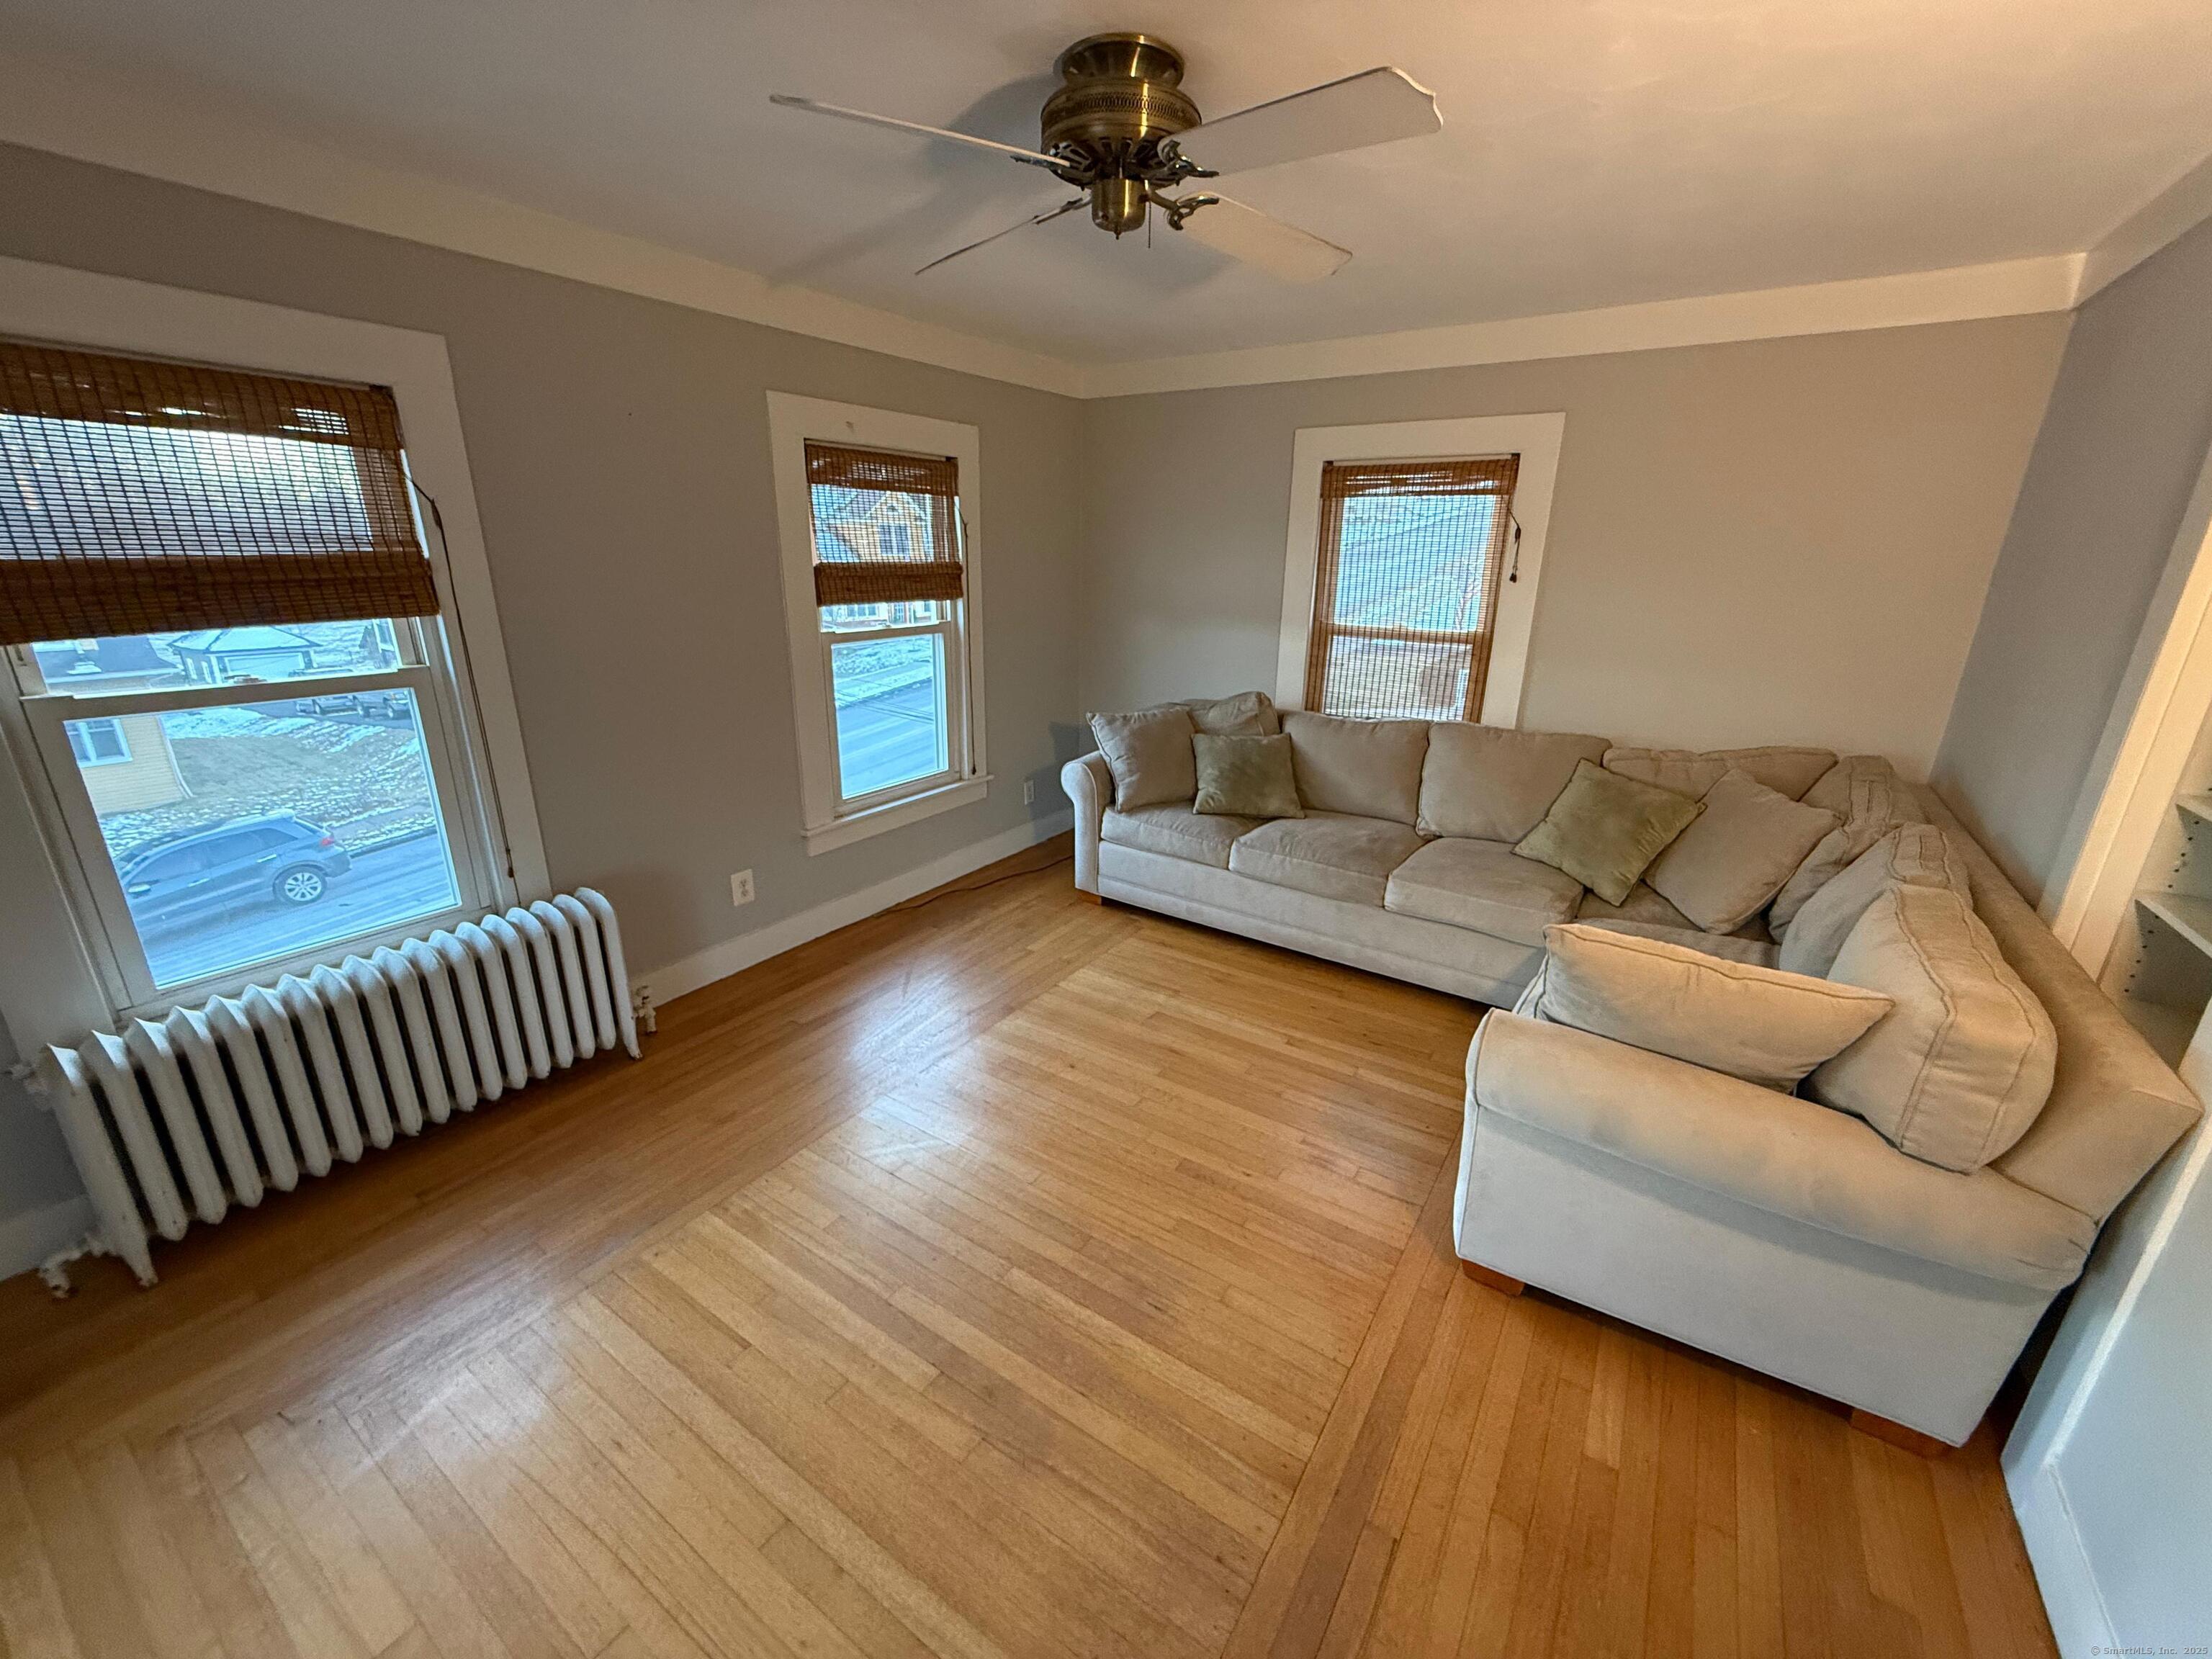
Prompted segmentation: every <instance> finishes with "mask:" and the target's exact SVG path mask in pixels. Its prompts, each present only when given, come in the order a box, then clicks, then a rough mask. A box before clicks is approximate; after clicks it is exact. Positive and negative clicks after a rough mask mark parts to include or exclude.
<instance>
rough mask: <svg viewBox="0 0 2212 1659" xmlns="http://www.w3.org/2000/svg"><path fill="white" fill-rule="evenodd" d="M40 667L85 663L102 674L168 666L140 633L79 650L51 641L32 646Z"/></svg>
mask: <svg viewBox="0 0 2212 1659" xmlns="http://www.w3.org/2000/svg"><path fill="white" fill-rule="evenodd" d="M32 649H33V652H34V653H35V654H36V655H37V657H38V659H39V663H40V667H42V668H47V669H51V668H52V667H53V666H55V665H57V664H64V665H65V664H72V663H80V662H89V663H90V664H91V665H93V666H94V668H96V669H97V670H98V671H100V672H101V673H103V674H161V673H167V671H168V670H169V668H170V667H171V664H170V662H169V659H167V657H164V656H163V655H162V654H161V653H160V652H158V651H156V650H155V648H154V642H153V641H151V640H149V639H148V638H147V637H146V636H145V635H143V634H116V635H109V636H107V637H106V638H104V639H97V640H94V641H92V649H91V650H89V651H80V650H78V649H77V648H76V647H75V646H74V645H71V644H69V643H67V642H65V641H51V642H48V643H46V644H42V645H38V646H34V647H32Z"/></svg>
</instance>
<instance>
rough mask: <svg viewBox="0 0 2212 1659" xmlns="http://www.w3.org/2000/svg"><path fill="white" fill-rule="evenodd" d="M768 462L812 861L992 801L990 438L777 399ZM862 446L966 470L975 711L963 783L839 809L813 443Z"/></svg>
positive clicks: (961, 719)
mask: <svg viewBox="0 0 2212 1659" xmlns="http://www.w3.org/2000/svg"><path fill="white" fill-rule="evenodd" d="M768 423H769V462H770V465H771V466H772V468H773V471H774V476H775V518H776V533H777V540H778V543H779V544H780V546H781V550H782V560H781V563H782V569H783V611H784V627H785V630H786V633H787V637H788V639H789V641H790V647H791V694H792V696H791V703H792V723H793V729H794V731H795V733H796V735H797V738H798V740H799V808H800V821H799V827H800V830H801V832H802V833H803V834H804V835H805V838H806V850H807V852H808V853H809V854H819V853H827V852H829V851H832V850H833V849H835V848H839V847H848V846H850V845H851V844H852V843H854V842H858V841H865V840H866V839H867V838H868V837H869V836H879V835H881V834H883V833H884V831H885V830H888V829H898V828H900V827H901V826H902V825H904V824H908V823H917V822H919V821H920V820H921V819H923V818H927V817H935V816H936V815H937V814H938V813H939V812H949V811H952V810H953V809H954V808H955V807H959V806H966V805H969V804H971V803H972V802H975V801H979V800H981V799H983V798H984V797H985V796H986V795H987V793H989V792H990V784H991V777H990V773H989V770H988V769H987V767H986V765H985V764H984V747H983V707H984V698H983V653H982V650H981V645H980V641H981V636H982V628H983V568H982V567H983V561H982V556H981V550H982V545H983V513H982V505H981V495H982V491H981V480H982V459H981V457H982V437H981V433H979V432H978V431H977V430H976V428H974V427H972V426H964V425H962V424H961V423H959V422H955V421H938V420H932V419H930V418H929V417H927V416H921V415H902V414H899V413H896V412H895V411H893V410H883V409H867V408H864V407H862V406H860V405H859V404H840V403H830V402H828V401H826V400H825V399H823V398H801V397H798V396H796V395H794V394H793V393H791V392H769V394H768ZM810 439H812V440H815V441H819V442H825V443H842V444H853V445H856V446H859V447H863V448H869V449H889V450H902V451H904V452H906V453H908V454H915V455H949V456H951V458H952V459H953V460H954V461H955V462H956V463H957V465H958V467H959V472H960V485H959V507H960V522H961V557H962V559H963V562H965V564H966V566H967V569H966V571H965V573H964V575H963V592H964V595H965V597H964V598H963V599H962V601H961V607H962V616H961V627H960V629H959V636H960V647H961V650H962V652H963V656H964V663H963V668H964V671H963V674H962V676H961V678H962V681H963V684H964V685H965V688H966V706H965V708H964V710H963V712H962V713H961V714H959V715H958V716H957V717H956V720H955V721H954V724H955V725H956V726H957V728H958V733H957V734H956V735H959V734H964V738H965V741H964V744H962V747H963V749H964V750H965V752H964V754H956V755H955V756H954V757H953V772H954V775H953V776H952V778H951V780H949V781H938V782H936V783H935V784H933V786H931V787H927V788H926V789H923V790H921V791H920V792H919V793H914V794H908V795H902V796H900V797H898V798H897V799H891V800H888V801H884V802H881V803H879V804H878V805H862V806H861V807H860V808H859V809H858V810H849V809H848V810H847V811H842V812H841V811H839V810H838V795H837V732H836V718H837V717H836V709H835V708H833V707H832V706H831V702H830V697H829V676H828V674H827V672H826V671H825V670H824V668H823V660H824V659H823V647H822V621H821V617H820V614H819V612H818V611H817V607H816V605H815V603H814V541H813V534H814V524H813V509H812V502H811V495H810V493H809V491H808V489H807V487H806V445H807V441H808V440H810Z"/></svg>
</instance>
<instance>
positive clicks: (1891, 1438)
mask: <svg viewBox="0 0 2212 1659" xmlns="http://www.w3.org/2000/svg"><path fill="white" fill-rule="evenodd" d="M1851 1426H1852V1427H1853V1428H1855V1429H1857V1431H1859V1432H1860V1433H1861V1434H1870V1435H1872V1436H1873V1437H1875V1439H1877V1440H1887V1442H1889V1443H1890V1444H1891V1445H1893V1446H1902V1447H1903V1448H1904V1449H1905V1450H1907V1451H1909V1452H1911V1453H1912V1454H1913V1455H1915V1456H1916V1457H1941V1456H1942V1455H1944V1454H1946V1453H1947V1452H1948V1451H1949V1450H1950V1449H1951V1447H1950V1445H1949V1444H1948V1443H1947V1442H1945V1441H1942V1440H1938V1439H1937V1438H1936V1437H1935V1436H1934V1435H1932V1434H1923V1433H1921V1432H1920V1431H1919V1430H1917V1429H1908V1428H1906V1427H1905V1425H1904V1424H1902V1423H1893V1422H1891V1421H1890V1420H1889V1419H1887V1418H1886V1417H1876V1416H1875V1414H1874V1413H1872V1412H1863V1411H1860V1410H1859V1409H1858V1408H1857V1407H1853V1408H1852V1410H1851Z"/></svg>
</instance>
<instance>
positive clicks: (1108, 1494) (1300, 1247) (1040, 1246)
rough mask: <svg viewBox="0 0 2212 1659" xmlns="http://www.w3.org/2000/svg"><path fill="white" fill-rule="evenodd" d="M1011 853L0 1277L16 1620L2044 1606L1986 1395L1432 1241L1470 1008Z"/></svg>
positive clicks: (788, 1647) (1631, 1615) (851, 1656)
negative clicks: (1477, 1260)
mask: <svg viewBox="0 0 2212 1659" xmlns="http://www.w3.org/2000/svg"><path fill="white" fill-rule="evenodd" d="M1055 858H1064V854H1063V853H1062V850H1061V849H1060V848H1051V847H1048V848H1043V849H1042V850H1041V851H1040V852H1038V853H1037V854H1032V855H1026V856H1025V857H1024V859H1023V860H1015V861H1012V862H1010V863H1009V864H1008V865H1006V866H1000V867H999V868H997V869H994V870H993V871H988V872H981V873H979V875H978V876H977V877H975V878H972V879H970V880H969V881H966V882H963V883H960V884H954V885H953V887H952V888H951V889H948V890H945V891H943V892H940V893H939V894H937V895H934V896H928V897H927V898H925V899H924V900H921V901H917V902H912V903H910V904H908V905H907V906H903V907H901V908H899V909H897V910H896V911H894V912H892V913H889V914H886V915H883V916H879V917H876V918H872V919H871V920H869V921H866V922H863V923H860V924H858V925H857V926H855V927H852V928H849V929H847V930H846V931H845V932H843V933H839V934H836V935H833V936H831V937H830V938H829V939H822V940H817V941H816V942H814V943H812V944H811V945H805V946H803V947H801V948H800V949H799V950H797V951H792V952H789V953H787V954H786V955H784V956H782V957H776V958H775V959H773V960H771V961H770V962H768V963H763V964H761V965H760V966H759V967H757V968H755V969H750V970H748V971H747V972H745V973H744V974H741V975H736V976H733V977H732V978H731V979H729V980H726V981H720V982H719V983H717V984H715V985H714V986H711V987H708V988H707V989H705V990H702V991H701V992H698V993H696V994H693V995H691V996H689V997H685V998H683V999H680V1000H678V1001H677V1002H675V1003H673V1004H671V1006H668V1007H666V1008H665V1009H663V1010H661V1011H660V1030H659V1034H658V1035H657V1036H654V1037H653V1038H652V1039H651V1040H650V1041H649V1042H648V1044H647V1050H646V1057H645V1059H644V1060H642V1061H640V1062H635V1063H633V1062H630V1061H629V1060H624V1059H615V1058H609V1059H605V1060H594V1061H593V1062H592V1063H591V1064H589V1065H586V1066H579V1067H577V1068H576V1069H575V1070H574V1071H573V1072H571V1073H566V1074H564V1075H562V1076H561V1077H558V1078H556V1079H548V1080H546V1081H545V1082H544V1083H542V1084H538V1085H533V1086H532V1088H530V1089H528V1090H526V1091H521V1092H520V1094H517V1095H514V1096H512V1097H506V1098H503V1099H502V1100H501V1101H500V1102H498V1103H490V1104H487V1105H485V1106H483V1107H482V1108H480V1109H478V1110H477V1112H475V1113H472V1114H470V1115H468V1117H467V1118H466V1120H465V1121H456V1122H455V1123H453V1124H451V1125H448V1126H447V1127H443V1128H441V1129H440V1130H439V1131H438V1132H437V1133H435V1134H425V1135H423V1136H422V1137H420V1138H419V1139H412V1140H410V1141H409V1142H407V1143H406V1144H404V1145H403V1146H398V1147H395V1148H393V1149H392V1150H391V1151H390V1152H380V1153H379V1154H377V1155H376V1157H374V1158H364V1159H363V1160H362V1163H361V1164H359V1165H358V1166H353V1167H349V1168H347V1169H345V1170H340V1171H338V1172H337V1173H334V1174H333V1175H332V1176H331V1177H329V1178H328V1179H327V1180H325V1181H323V1182H318V1183H315V1184H313V1186H311V1187H308V1188H303V1189H302V1190H301V1192H298V1193H295V1194H274V1195H272V1196H271V1198H270V1200H268V1201H267V1202H265V1203H264V1204H263V1205H262V1206H258V1207H256V1208H254V1209H252V1210H251V1211H245V1210H241V1211H240V1212H238V1213H237V1214H236V1215H234V1218H232V1219H230V1220H228V1221H226V1223H225V1224H224V1225H222V1226H220V1227H216V1228H212V1229H209V1228H199V1227H196V1228H195V1229H194V1230H193V1231H192V1232H191V1234H190V1235H189V1236H188V1237H187V1238H186V1239H185V1241H184V1242H183V1243H181V1244H178V1245H173V1246H170V1245H164V1246H163V1247H162V1248H161V1251H160V1253H159V1256H158V1260H159V1261H160V1263H161V1268H162V1273H163V1281H164V1282H163V1284H162V1285H161V1287H160V1289H159V1290H158V1291H155V1292H154V1293H152V1294H149V1295H142V1294H140V1293H139V1292H137V1291H135V1290H132V1289H131V1288H130V1286H129V1283H128V1276H127V1275H125V1274H122V1273H109V1272H108V1271H107V1268H106V1265H105V1264H93V1265H92V1266H89V1267H88V1268H87V1269H86V1270H85V1271H84V1273H82V1282H83V1288H82V1291H81V1292H80V1294H79V1295H78V1297H76V1299H74V1300H73V1301H71V1302H69V1303H65V1304H54V1303H52V1302H50V1301H47V1300H46V1299H45V1298H43V1297H40V1296H39V1295H38V1294H37V1293H36V1287H35V1286H34V1285H27V1284H19V1283H15V1282H10V1283H8V1284H0V1644H4V1648H5V1651H6V1653H7V1655H8V1659H17V1656H20V1655H29V1656H35V1659H105V1656H111V1655H112V1656H118V1659H120V1656H128V1659H140V1656H144V1659H283V1656H287V1655H298V1656H310V1659H325V1656H337V1659H349V1656H356V1655H357V1656H362V1659H369V1656H371V1655H374V1656H377V1659H538V1656H544V1659H725V1656H731V1655H744V1656H754V1655H758V1656H762V1659H793V1656H810V1659H1060V1656H1084V1659H1091V1656H1096V1659H1222V1656H1225V1655H1236V1656H1240V1659H1260V1656H1269V1659H1309V1656H1322V1659H1353V1656H1368V1659H1385V1656H1389V1659H1406V1656H1410V1655H1437V1656H1444V1655H1458V1654H1468V1655H1484V1656H1510V1659H1541V1656H1545V1655H1559V1656H1569V1655H1571V1656H1574V1659H1583V1656H1589V1655H1611V1656H1620V1659H1629V1656H1637V1659H1641V1656H1644V1655H1659V1654H1684V1655H1693V1656H1717V1659H1806V1656H1826V1659H1861V1656H1866V1659H1875V1656H1880V1659H1891V1656H1905V1659H1911V1656H1914V1655H1921V1654H1924V1655H1927V1656H1930V1659H2055V1656H2054V1655H2053V1652H2052V1650H2051V1642H2050V1635H2049V1630H2048V1626H2047V1625H2046V1624H2045V1621H2044V1620H2043V1617H2042V1613H2041V1609H2040V1606H2039V1603H2038V1602H2037V1601H2036V1599H2035V1594H2034V1587H2033V1579H2032V1576H2031V1574H2030V1573H2029V1571H2028V1568H2027V1560H2026V1557H2025V1554H2024V1552H2023V1551H2022V1549H2021V1544H2020V1541H2019V1536H2018V1532H2017V1528H2015V1526H2014V1525H2013V1522H2012V1518H2011V1515H2010V1511H2009V1508H2008V1502H2007V1499H2006V1497H2005V1493H2004V1488H2003V1485H2002V1477H2001V1474H2000V1473H1999V1471H1998V1468H1997V1466H1996V1434H1995V1432H1994V1431H1987V1430H1985V1431H1984V1433H1983V1434H1981V1435H1980V1436H1978V1437H1977V1438H1976V1440H1975V1441H1974V1442H1973V1443H1971V1444H1969V1445H1968V1446H1967V1447H1966V1448H1965V1449H1962V1450H1960V1452H1958V1453H1955V1454H1954V1455H1952V1456H1950V1457H1948V1458H1946V1459H1943V1460H1941V1461H1940V1462H1936V1463H1932V1464H1931V1463H1929V1462H1925V1461H1923V1460H1922V1459H1918V1458H1916V1457H1912V1456H1910V1455H1906V1454H1905V1453H1904V1452H1901V1451H1899V1450H1897V1449H1894V1448H1891V1447H1888V1446H1885V1445H1881V1444H1880V1443H1875V1442H1873V1441H1870V1440H1867V1439H1865V1438H1864V1437H1859V1436H1857V1435H1855V1433H1854V1432H1853V1431H1850V1430H1849V1429H1848V1428H1846V1427H1845V1426H1844V1422H1843V1419H1842V1418H1841V1416H1840V1415H1839V1414H1838V1412H1837V1411H1835V1410H1834V1409H1832V1407H1829V1406H1828V1405H1826V1404H1825V1403H1824V1402H1820V1401H1814V1400H1811V1399H1809V1398H1808V1397H1807V1396H1806V1395H1802V1393H1800V1392H1799V1391H1797V1390H1795V1389H1790V1388H1787V1387H1785V1386H1784V1385H1782V1384H1779V1383H1771V1382H1769V1381H1767V1380H1765V1379H1764V1378H1760V1377H1757V1376H1752V1375H1750V1374H1749V1373H1747V1372H1744V1371H1741V1370H1737V1369H1735V1368H1734V1367H1731V1366H1728V1365H1726V1364H1723V1363H1721V1362H1719V1361H1717V1360H1714V1359H1711V1358H1707V1357H1705V1356H1703V1355H1699V1354H1695V1353H1692V1352H1689V1351H1688V1350H1686V1349H1683V1348H1681V1347H1680V1346H1675V1345H1673V1344H1669V1343H1668V1342H1665V1341H1662V1340H1659V1339H1657V1338H1655V1337H1652V1336H1650V1335H1648V1334H1644V1333H1642V1332H1639V1331H1637V1330H1634V1329H1632V1328H1630V1327H1628V1326H1626V1325H1623V1324H1621V1323H1620V1322H1616V1321H1613V1320H1609V1319H1604V1318H1601V1317H1599V1316H1595V1315H1593V1314H1590V1313H1588V1312H1586V1311H1585V1310H1580V1309H1576V1308H1572V1307H1570V1306H1568V1305H1567V1304H1563V1303H1560V1302H1558V1301H1556V1300H1553V1299H1552V1298H1549V1297H1546V1296H1544V1295H1543V1294H1542V1293H1541V1291H1539V1290H1536V1289H1533V1288H1532V1289H1531V1290H1530V1291H1529V1292H1528V1294H1526V1295H1523V1296H1522V1297H1516V1298H1508V1297H1505V1296H1504V1295H1502V1294H1501V1293H1500V1292H1499V1291H1496V1290H1494V1289H1492V1288H1489V1287H1487V1286H1484V1285H1478V1284H1476V1283H1474V1281H1473V1280H1471V1279H1468V1278H1466V1277H1464V1276H1463V1275H1462V1273H1460V1272H1459V1270H1458V1267H1459V1264H1458V1262H1457V1261H1456V1258H1455V1255H1454V1253H1453V1249H1452V1243H1451V1206H1452V1202H1453V1199H1454V1181H1453V1177H1454V1174H1455V1170H1454V1167H1453V1165H1454V1154H1455V1147H1456V1146H1457V1144H1458V1136H1459V1130H1460V1127H1461V1124H1460V1111H1461V1107H1460V1101H1461V1092H1462V1078H1461V1066H1462V1060H1463V1059H1464V1056H1465V1054H1466V1049H1467V1045H1468V1038H1469V1036H1470V1034H1471V1033H1472V1031H1473V1029H1474V1021H1475V1018H1476V1016H1477V1014H1478V1012H1479V1011H1478V1010H1476V1009H1474V1008H1473V1007H1471V1006H1469V1005H1468V1004H1465V1003H1462V1002H1460V1001H1457V1000H1453V999H1451V998H1448V997H1443V996H1439V995H1437V994H1432V993H1430V992H1427V991H1423V990H1419V989H1417V988H1415V987H1409V986H1405V985H1398V984H1393V983H1389V982H1388V981H1383V980H1379V979H1375V978H1371V977H1370V976H1368V975H1362V974H1359V973H1357V972H1353V971H1352V970H1348V969H1341V968H1338V967H1335V966H1334V965H1332V964H1329V963H1322V962H1317V961H1315V960H1312V959H1310V958H1305V957H1297V956H1293V955H1290V954H1287V953H1285V952H1281V951H1274V950H1272V949H1270V948H1269V947H1267V946H1264V945H1257V944H1255V943H1253V942H1252V941H1249V940H1243V939H1231V938H1227V937H1225V936H1223V935H1218V934H1214V933H1207V932H1206V931H1205V930H1203V929H1200V928H1195V927H1188V926H1185V925H1183V924H1181V923H1176V922H1170V921H1164V920H1161V919H1159V918H1156V917H1149V916H1145V915H1139V914H1137V913H1134V912H1131V911H1127V910H1121V909H1117V908H1112V907H1097V906H1091V905H1088V904H1085V903H1081V902H1079V901H1078V899H1077V897H1076V896H1075V895H1073V893H1072V892H1071V891H1070V890H1069V888H1068V884H1067V880H1066V869H1065V864H1064V862H1061V863H1060V864H1058V865H1054V862H1053V860H1054V859H1055ZM25 1292H27V1293H25Z"/></svg>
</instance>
